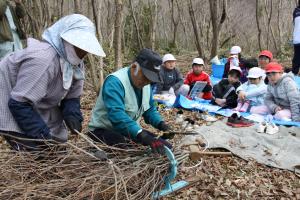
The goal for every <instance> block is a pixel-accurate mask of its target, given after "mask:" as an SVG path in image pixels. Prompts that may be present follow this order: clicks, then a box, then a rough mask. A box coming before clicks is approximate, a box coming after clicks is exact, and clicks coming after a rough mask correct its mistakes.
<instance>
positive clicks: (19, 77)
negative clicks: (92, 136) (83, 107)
mask: <svg viewBox="0 0 300 200" xmlns="http://www.w3.org/2000/svg"><path fill="white" fill-rule="evenodd" d="M27 45H28V47H27V48H26V49H23V50H20V51H17V52H15V53H13V54H10V55H9V56H7V57H5V58H4V59H3V60H1V62H0V113H1V115H0V130H1V131H13V132H18V133H23V131H22V130H21V129H20V128H19V127H18V125H17V123H16V121H15V120H14V118H13V116H12V114H11V112H10V110H9V108H8V101H9V99H10V98H12V99H14V100H16V101H19V102H27V103H30V104H31V105H32V107H33V108H34V109H35V111H36V112H38V113H39V115H40V116H41V118H42V119H43V120H44V122H45V123H46V124H47V126H48V128H49V129H50V134H52V135H54V136H55V137H58V138H60V139H61V140H67V130H66V127H65V125H64V124H63V116H62V112H61V110H60V108H59V104H60V102H61V100H62V99H64V98H65V99H71V98H79V97H80V95H81V94H82V91H83V80H73V83H72V86H71V88H70V89H69V90H65V89H64V88H63V79H62V70H61V65H60V57H59V56H58V54H57V52H56V51H55V49H54V48H53V47H52V46H51V45H50V44H48V43H47V42H41V41H38V40H35V39H28V44H27Z"/></svg>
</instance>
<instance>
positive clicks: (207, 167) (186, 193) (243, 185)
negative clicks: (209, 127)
mask: <svg viewBox="0 0 300 200" xmlns="http://www.w3.org/2000/svg"><path fill="white" fill-rule="evenodd" d="M193 56H195V55H194V54H192V55H186V56H180V57H179V56H178V57H177V59H178V61H177V65H178V66H180V70H181V71H182V73H183V74H186V72H187V71H189V70H190V66H191V61H192V59H193ZM286 63H289V62H288V61H287V62H286ZM207 71H208V73H210V70H209V69H207ZM95 101H96V93H95V92H93V91H92V90H90V89H89V88H87V89H86V90H85V92H84V96H83V97H82V111H83V114H84V128H85V129H86V127H87V123H88V120H89V118H90V114H91V111H92V108H93V106H94V103H95ZM160 112H161V114H162V116H163V117H164V118H165V120H166V121H167V122H168V123H170V124H172V123H174V114H175V113H176V110H162V111H160ZM184 113H185V114H186V115H192V113H191V112H189V111H184ZM197 123H198V124H200V125H201V122H197ZM144 126H146V128H150V127H149V126H147V125H144ZM0 148H8V147H7V145H6V144H5V142H4V141H3V140H2V139H0ZM195 164H196V163H195V162H193V161H189V162H188V163H185V165H186V166H193V165H195ZM188 177H197V178H200V181H199V182H197V183H196V184H195V185H193V186H191V187H189V188H187V189H185V190H183V191H180V192H178V193H176V194H174V195H172V196H169V197H167V198H166V199H300V179H299V176H297V175H296V174H295V173H293V172H290V171H287V170H280V169H276V168H271V167H267V166H265V165H261V164H259V163H257V162H255V161H245V160H243V159H241V158H239V157H236V156H226V157H211V156H206V157H204V158H203V162H202V164H201V165H200V166H199V167H197V168H193V169H184V170H179V174H178V180H182V179H183V180H184V179H186V178H188ZM175 195H176V196H175Z"/></svg>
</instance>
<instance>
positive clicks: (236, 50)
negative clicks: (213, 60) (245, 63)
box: [230, 46, 242, 55]
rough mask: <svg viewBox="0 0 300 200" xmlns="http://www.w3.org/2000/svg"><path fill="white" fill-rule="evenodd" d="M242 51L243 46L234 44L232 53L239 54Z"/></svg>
mask: <svg viewBox="0 0 300 200" xmlns="http://www.w3.org/2000/svg"><path fill="white" fill-rule="evenodd" d="M241 52H242V49H241V47H239V46H233V47H231V49H230V54H234V55H236V54H239V53H241Z"/></svg>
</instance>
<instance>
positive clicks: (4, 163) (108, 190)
mask: <svg viewBox="0 0 300 200" xmlns="http://www.w3.org/2000/svg"><path fill="white" fill-rule="evenodd" d="M134 145H136V144H134ZM97 146H98V147H99V148H100V149H102V150H103V151H105V152H106V154H107V155H108V158H109V162H108V161H107V160H99V159H97V156H95V155H96V153H95V152H97V151H98V150H97V148H95V147H93V145H91V144H90V143H88V142H87V141H77V142H76V144H75V143H67V144H61V145H59V146H58V148H57V146H56V147H55V148H52V149H51V150H50V151H49V150H48V151H44V152H42V153H41V152H39V153H38V152H31V153H25V152H14V151H4V150H3V151H0V199H72V200H76V199H149V198H151V196H152V194H153V192H154V191H157V190H159V189H160V188H161V187H162V186H163V177H164V176H165V175H166V174H167V173H168V170H169V161H168V160H167V158H166V157H165V156H160V157H158V156H155V155H153V154H151V153H149V151H148V150H147V149H146V148H145V147H143V146H139V147H136V146H135V147H134V148H130V147H128V149H119V148H115V147H110V146H107V145H105V144H97ZM175 156H176V157H177V158H178V161H179V162H182V161H184V160H185V159H187V155H184V154H182V153H180V152H179V151H178V152H176V151H175Z"/></svg>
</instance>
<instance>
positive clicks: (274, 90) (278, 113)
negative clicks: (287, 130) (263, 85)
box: [265, 62, 300, 121]
mask: <svg viewBox="0 0 300 200" xmlns="http://www.w3.org/2000/svg"><path fill="white" fill-rule="evenodd" d="M265 71H266V74H267V77H268V79H269V84H268V89H267V93H266V96H265V105H266V106H267V108H268V110H269V111H270V112H271V113H272V114H274V118H276V119H279V120H287V121H289V120H292V121H300V92H299V89H298V87H297V84H296V82H295V81H294V75H293V74H292V73H288V74H284V73H283V67H282V66H281V65H280V64H278V63H276V62H271V63H269V64H267V65H266V67H265Z"/></svg>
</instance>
